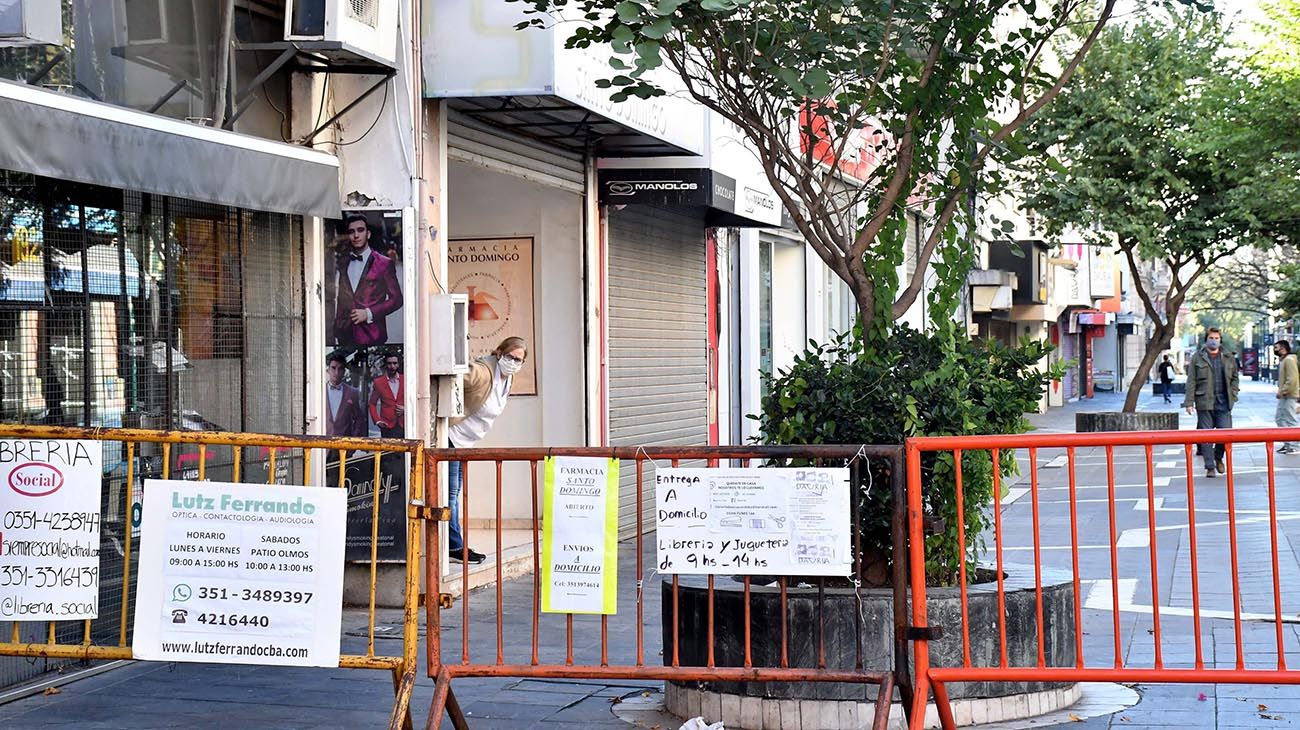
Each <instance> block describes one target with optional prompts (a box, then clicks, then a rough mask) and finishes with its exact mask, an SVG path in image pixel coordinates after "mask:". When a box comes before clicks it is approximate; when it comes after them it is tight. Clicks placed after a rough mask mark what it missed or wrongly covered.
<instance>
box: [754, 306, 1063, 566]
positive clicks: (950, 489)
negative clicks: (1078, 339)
mask: <svg viewBox="0 0 1300 730" xmlns="http://www.w3.org/2000/svg"><path fill="white" fill-rule="evenodd" d="M1049 349H1050V346H1049V345H1046V344H1043V343H1037V342H1032V341H1029V340H1027V339H1026V340H1023V341H1022V342H1021V343H1020V345H1019V346H1018V347H1005V346H1003V345H1001V344H999V343H997V342H985V341H977V340H968V339H963V338H953V337H950V336H948V335H945V334H923V333H920V332H917V331H916V330H914V329H912V328H910V327H907V326H905V325H900V326H898V327H896V328H895V329H894V331H893V332H892V333H891V334H890V335H889V337H888V338H886V339H875V340H871V341H867V340H864V339H863V338H862V337H861V336H860V335H858V334H857V333H845V334H842V335H839V336H838V337H836V338H835V339H833V340H832V341H831V342H830V343H827V344H821V345H819V344H816V343H813V342H810V343H809V349H808V350H806V351H805V352H803V353H802V354H801V355H799V356H798V357H797V358H796V359H795V362H794V365H792V366H791V367H790V368H788V369H786V370H783V371H781V372H780V373H779V374H777V375H776V376H768V377H767V384H768V393H767V395H766V396H765V397H764V398H763V402H762V413H761V415H759V416H757V418H758V420H759V424H760V429H761V436H760V440H761V441H763V442H764V443H769V444H901V443H902V442H903V440H904V439H905V438H907V437H909V436H953V435H966V434H1007V433H1022V432H1024V431H1026V430H1028V428H1029V422H1028V421H1027V420H1026V418H1025V414H1026V413H1027V412H1029V411H1031V410H1035V409H1037V406H1038V402H1039V399H1040V398H1041V397H1042V394H1043V392H1044V388H1045V387H1046V386H1047V383H1048V381H1049V380H1050V379H1051V378H1052V377H1059V373H1056V372H1054V371H1049V372H1040V371H1039V370H1038V363H1039V362H1040V361H1041V360H1042V359H1043V358H1044V357H1045V356H1046V355H1047V353H1048V351H1049ZM1000 461H1001V464H1000V469H1001V472H1002V475H1003V476H1004V477H1005V476H1010V475H1012V474H1013V473H1014V472H1015V469H1016V462H1015V454H1014V453H1013V452H1009V451H1008V452H1003V453H1002V454H1001V456H1000ZM961 465H962V484H963V495H964V496H963V506H964V510H963V511H964V512H965V515H963V518H964V520H965V524H966V544H967V554H966V559H967V560H971V559H972V557H973V556H975V555H978V554H979V552H980V551H981V548H982V546H983V541H982V539H981V533H983V531H984V529H985V528H986V527H987V526H988V520H989V517H986V509H985V508H986V507H987V506H988V505H989V503H990V502H991V500H992V499H993V465H992V455H991V453H989V452H987V451H971V452H964V453H963V454H962V464H961ZM886 468H887V465H886V464H884V463H882V462H880V460H872V461H871V462H870V463H869V465H868V469H867V470H866V472H867V475H866V477H865V478H866V479H868V481H869V484H871V485H873V486H872V487H871V488H870V489H869V490H865V494H863V496H862V497H861V498H860V499H859V500H858V504H856V505H855V509H856V510H857V512H858V513H857V515H856V517H857V518H858V521H859V524H860V525H861V530H862V549H863V558H864V559H863V565H864V566H866V567H864V571H863V572H864V575H863V578H864V579H866V581H867V583H869V584H872V583H880V582H881V581H882V580H883V579H884V578H885V576H887V575H888V573H887V572H883V571H884V570H886V569H887V567H888V556H889V549H890V493H889V488H888V486H887V485H888V474H887V472H886ZM955 475H956V469H955V468H954V464H953V458H952V455H951V454H926V455H925V458H924V459H923V460H922V480H923V483H924V485H925V492H924V502H925V509H926V513H927V514H929V515H932V516H935V517H939V518H941V519H942V522H943V526H944V527H943V530H942V531H940V532H938V533H937V534H933V535H930V536H928V537H927V539H926V554H927V558H928V561H927V573H928V574H929V575H930V576H931V580H935V581H937V582H940V583H954V582H956V580H957V576H958V567H959V565H960V563H959V561H960V560H961V559H962V556H961V555H960V553H961V549H960V546H959V543H958V539H957V500H956V480H955ZM871 566H874V567H871ZM968 567H969V566H968ZM868 571H869V574H867V573H868Z"/></svg>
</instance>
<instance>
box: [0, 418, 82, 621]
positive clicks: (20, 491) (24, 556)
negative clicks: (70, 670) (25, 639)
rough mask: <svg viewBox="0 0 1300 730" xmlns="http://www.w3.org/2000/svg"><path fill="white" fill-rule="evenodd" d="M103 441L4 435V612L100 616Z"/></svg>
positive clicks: (0, 460)
mask: <svg viewBox="0 0 1300 730" xmlns="http://www.w3.org/2000/svg"><path fill="white" fill-rule="evenodd" d="M101 447H102V444H101V443H100V442H99V441H54V440H46V439H12V440H3V441H0V619H3V620H13V621H64V620H68V619H85V618H96V617H98V616H99V525H100V514H99V492H100V479H101V477H102V476H103V451H102V448H101Z"/></svg>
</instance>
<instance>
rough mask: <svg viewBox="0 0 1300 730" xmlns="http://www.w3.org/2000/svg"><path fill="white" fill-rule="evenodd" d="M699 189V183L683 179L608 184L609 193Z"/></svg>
mask: <svg viewBox="0 0 1300 730" xmlns="http://www.w3.org/2000/svg"><path fill="white" fill-rule="evenodd" d="M699 189H700V186H699V183H693V182H687V181H685V180H646V181H644V182H612V183H610V184H609V194H610V195H636V194H637V193H640V192H651V191H659V190H673V191H691V190H699Z"/></svg>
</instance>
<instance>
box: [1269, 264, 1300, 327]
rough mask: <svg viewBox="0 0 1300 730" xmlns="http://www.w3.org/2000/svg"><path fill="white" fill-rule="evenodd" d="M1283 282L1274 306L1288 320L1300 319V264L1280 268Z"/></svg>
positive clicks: (1279, 271) (1284, 265)
mask: <svg viewBox="0 0 1300 730" xmlns="http://www.w3.org/2000/svg"><path fill="white" fill-rule="evenodd" d="M1278 273H1279V274H1280V275H1281V281H1280V282H1279V283H1278V285H1277V299H1275V300H1274V301H1273V306H1274V307H1275V308H1276V309H1277V310H1278V311H1279V312H1281V313H1282V315H1283V317H1286V318H1288V319H1290V318H1295V317H1300V263H1292V264H1283V265H1282V266H1279V267H1278Z"/></svg>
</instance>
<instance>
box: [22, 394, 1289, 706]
mask: <svg viewBox="0 0 1300 730" xmlns="http://www.w3.org/2000/svg"><path fill="white" fill-rule="evenodd" d="M1272 392H1273V391H1272V386H1269V385H1265V384H1259V383H1252V382H1249V381H1247V382H1246V383H1245V384H1244V385H1243V394H1242V400H1241V402H1240V404H1239V406H1238V408H1237V410H1236V413H1235V417H1236V425H1237V426H1238V427H1256V426H1261V427H1262V426H1271V425H1272V413H1273V407H1274V400H1273V397H1272ZM1120 404H1121V400H1120V396H1117V395H1114V394H1099V396H1098V397H1097V398H1095V399H1093V400H1092V401H1090V402H1084V403H1082V404H1073V405H1071V406H1067V407H1066V408H1061V409H1055V410H1053V411H1052V412H1051V413H1049V414H1045V415H1041V416H1033V417H1031V421H1032V422H1033V423H1034V424H1035V426H1036V427H1037V428H1038V429H1040V430H1043V431H1073V419H1074V413H1075V412H1077V411H1080V410H1118V409H1119V407H1120ZM1141 407H1142V409H1143V410H1148V409H1149V410H1160V409H1169V410H1173V409H1174V408H1175V407H1176V404H1174V405H1165V404H1164V403H1163V402H1162V401H1161V399H1160V398H1158V397H1152V396H1149V395H1147V396H1145V397H1144V398H1143V400H1142V404H1141ZM1182 420H1183V428H1192V427H1194V420H1193V419H1192V418H1191V417H1188V416H1183V419H1182ZM1170 448H1171V449H1172V447H1170ZM1058 455H1059V454H1057V453H1052V452H1048V451H1047V450H1044V451H1043V452H1042V453H1040V454H1039V459H1038V464H1039V473H1038V476H1039V481H1038V486H1039V499H1038V506H1039V516H1040V526H1041V528H1042V529H1041V544H1040V551H1041V553H1042V557H1043V561H1044V563H1045V564H1046V565H1048V566H1052V567H1057V568H1063V569H1068V568H1069V566H1070V562H1071V551H1070V550H1069V549H1068V545H1069V541H1068V535H1069V526H1070V519H1069V509H1068V490H1067V489H1066V485H1067V483H1068V482H1067V481H1066V471H1067V469H1066V468H1065V467H1063V466H1061V465H1060V462H1061V460H1060V459H1056V460H1055V461H1054V460H1053V459H1054V457H1056V456H1058ZM1021 456H1022V457H1025V458H1027V455H1023V454H1022V455H1021ZM1156 460H1157V463H1156V466H1155V482H1156V485H1155V488H1154V497H1155V499H1154V500H1152V499H1150V496H1151V495H1149V494H1148V491H1147V480H1146V467H1145V461H1144V456H1143V454H1142V452H1141V450H1140V449H1137V450H1134V449H1117V450H1116V452H1115V466H1116V482H1117V487H1116V497H1117V505H1116V524H1115V529H1116V534H1117V536H1118V537H1119V540H1118V544H1119V545H1120V547H1117V548H1116V554H1117V558H1118V563H1119V575H1118V582H1117V586H1115V587H1118V589H1119V597H1120V613H1119V615H1120V628H1121V631H1120V633H1119V646H1120V653H1121V655H1122V659H1123V661H1124V662H1125V663H1126V664H1127V665H1128V666H1133V667H1143V666H1151V664H1152V661H1153V659H1154V635H1153V634H1152V633H1151V630H1152V628H1153V618H1154V617H1153V613H1154V611H1153V609H1152V604H1153V603H1154V602H1153V601H1152V591H1151V581H1150V579H1149V576H1150V570H1151V554H1152V551H1151V548H1150V545H1151V538H1150V533H1149V530H1148V527H1149V519H1150V516H1151V512H1150V510H1152V509H1154V510H1155V517H1156V523H1157V529H1156V534H1155V540H1154V543H1155V546H1156V550H1155V554H1156V558H1157V563H1158V566H1159V567H1158V575H1159V580H1158V581H1157V583H1156V586H1157V588H1158V591H1159V605H1160V607H1161V608H1160V612H1161V618H1160V621H1161V633H1162V636H1163V638H1164V641H1163V645H1162V659H1163V661H1164V664H1165V665H1166V666H1190V665H1191V662H1192V661H1193V660H1194V658H1195V650H1196V643H1195V641H1194V636H1195V632H1194V631H1193V629H1192V620H1191V618H1190V606H1191V605H1192V604H1191V594H1190V589H1189V578H1190V562H1191V561H1190V545H1189V539H1188V538H1189V534H1188V533H1189V530H1188V529H1187V525H1188V522H1189V521H1188V519H1187V512H1186V504H1187V492H1186V477H1185V474H1186V471H1185V470H1186V464H1185V459H1184V457H1183V456H1182V455H1181V451H1178V453H1174V452H1173V451H1170V452H1169V453H1166V449H1165V448H1159V447H1158V448H1157V453H1156ZM1265 463H1266V462H1265V458H1264V451H1263V449H1262V447H1258V446H1257V447H1252V448H1247V449H1244V450H1240V451H1238V452H1237V453H1236V454H1235V459H1234V471H1235V488H1236V493H1235V496H1236V505H1235V507H1236V509H1237V525H1236V528H1237V530H1236V539H1237V544H1238V546H1239V550H1240V553H1239V556H1240V560H1239V566H1238V574H1239V576H1240V582H1239V586H1240V596H1241V599H1240V600H1241V606H1242V611H1243V615H1244V616H1245V617H1246V618H1247V620H1246V621H1245V622H1244V628H1243V642H1242V646H1241V653H1242V658H1243V660H1244V661H1245V663H1246V665H1247V666H1249V667H1269V666H1273V665H1274V664H1275V663H1276V660H1277V656H1276V643H1275V642H1276V628H1275V625H1274V624H1273V623H1272V622H1271V620H1265V619H1266V618H1270V617H1271V615H1272V612H1273V597H1272V588H1271V586H1272V564H1271V561H1270V560H1269V559H1268V556H1269V555H1270V549H1271V532H1270V525H1269V520H1268V517H1267V516H1268V501H1267V492H1266V490H1265V487H1264V486H1263V485H1264V484H1265ZM1076 464H1077V467H1076V468H1077V472H1076V481H1077V485H1078V487H1079V490H1078V495H1079V499H1080V503H1079V513H1078V523H1079V526H1080V544H1081V548H1082V549H1081V550H1080V551H1079V552H1080V575H1081V579H1082V582H1081V588H1082V591H1081V593H1082V596H1081V600H1082V601H1083V603H1084V605H1085V609H1084V612H1083V618H1084V631H1085V636H1084V658H1085V661H1086V663H1087V664H1088V665H1089V666H1112V665H1113V663H1114V654H1115V645H1116V641H1115V638H1114V637H1115V633H1114V630H1113V619H1112V616H1113V612H1112V607H1113V602H1114V596H1115V592H1114V590H1113V587H1112V584H1111V583H1109V582H1106V581H1108V580H1109V579H1110V577H1111V576H1110V559H1111V545H1110V539H1109V510H1108V508H1107V504H1106V502H1105V501H1104V500H1105V498H1106V494H1107V490H1106V489H1105V484H1106V478H1105V474H1106V466H1105V464H1106V460H1105V455H1104V453H1102V452H1101V451H1098V450H1079V451H1078V453H1077V459H1076ZM1193 466H1194V467H1196V471H1195V472H1194V476H1195V477H1196V479H1195V484H1196V487H1195V493H1194V494H1195V498H1196V507H1197V510H1196V512H1197V519H1196V524H1197V542H1198V550H1197V554H1198V558H1199V560H1198V577H1199V588H1200V591H1199V600H1200V602H1201V607H1202V610H1203V612H1204V614H1205V616H1206V618H1205V619H1204V620H1203V621H1202V626H1201V637H1202V641H1201V651H1202V653H1203V658H1204V661H1205V663H1206V665H1207V666H1219V667H1231V666H1233V665H1235V663H1236V660H1237V646H1236V644H1237V642H1236V638H1235V632H1234V626H1233V621H1232V620H1231V616H1232V613H1233V590H1232V583H1231V581H1230V579H1229V578H1230V561H1229V559H1228V552H1227V541H1228V538H1229V533H1228V529H1227V516H1226V480H1224V479H1217V480H1206V479H1205V478H1204V473H1203V471H1202V470H1201V469H1200V468H1199V466H1200V461H1199V459H1198V460H1196V461H1195V462H1194V463H1193ZM1021 471H1022V476H1020V477H1019V478H1018V480H1017V481H1016V482H1015V483H1014V484H1012V485H1011V491H1010V494H1009V495H1008V497H1007V498H1006V500H1005V503H1004V505H1003V524H1004V527H1003V529H1004V532H1005V536H1006V537H1005V547H1006V549H1005V552H1004V559H1005V560H1006V561H1007V563H1008V564H1025V563H1030V564H1032V557H1033V538H1032V529H1031V526H1032V515H1033V510H1032V507H1033V498H1032V494H1031V493H1029V492H1028V491H1026V490H1027V487H1028V486H1029V485H1030V481H1031V480H1030V476H1029V471H1028V462H1027V460H1022V469H1021ZM1275 471H1276V487H1277V497H1278V509H1279V513H1278V533H1279V534H1278V540H1279V553H1280V557H1281V563H1280V572H1281V576H1282V581H1283V586H1284V587H1285V589H1284V590H1283V592H1282V601H1283V615H1284V616H1285V617H1287V619H1288V623H1287V624H1285V625H1284V649H1285V653H1286V659H1287V662H1288V665H1294V666H1300V634H1298V633H1297V625H1298V623H1300V590H1297V589H1296V588H1294V586H1300V560H1298V559H1297V548H1300V534H1298V531H1300V457H1294V456H1293V457H1278V459H1277V461H1276V470H1275ZM649 543H650V541H649V540H648V539H647V544H646V545H644V546H643V547H644V549H645V550H646V551H647V552H648V551H649V550H650V549H651V548H652V546H651V545H650V544H649ZM991 543H992V540H991V539H990V544H991ZM636 553H637V550H636V549H635V546H634V545H630V544H627V543H625V544H624V545H623V546H622V549H621V550H620V565H619V570H620V573H621V574H622V575H623V576H629V575H634V574H636V570H637V565H636V560H635V557H636ZM991 557H992V556H990V558H991ZM652 565H653V563H652V561H647V562H646V563H645V565H644V566H643V567H644V568H646V570H645V571H644V575H642V576H640V577H641V578H642V579H644V580H645V586H646V591H645V602H644V612H643V615H642V617H641V620H640V622H639V623H640V626H641V636H642V638H643V647H644V648H643V650H642V658H643V659H644V661H645V662H646V663H647V664H655V663H658V662H661V661H662V658H661V653H660V651H661V642H660V640H659V621H660V603H659V591H658V590H657V586H658V582H657V581H656V580H652V578H653V577H654V576H653V575H652V573H651V572H650V571H649V568H650V567H652ZM619 585H620V594H619V606H620V613H619V614H618V615H617V616H614V617H612V618H611V619H610V622H609V625H608V635H609V637H610V641H609V657H608V658H609V661H610V663H611V664H626V663H631V662H635V661H636V659H637V648H636V647H637V641H636V636H637V625H638V621H637V617H636V615H635V612H634V611H633V610H632V608H633V607H634V606H635V605H636V599H635V591H636V585H637V584H636V583H635V582H633V581H629V580H621V581H619ZM501 593H502V594H501V599H500V600H501V603H502V605H503V606H504V607H505V612H504V618H503V621H502V629H501V633H500V639H498V632H497V623H496V621H495V610H496V605H497V600H498V597H497V591H496V589H494V588H487V589H483V590H479V591H476V592H474V593H473V594H471V596H470V598H469V604H470V616H471V618H470V621H469V637H470V639H469V643H468V645H469V646H470V649H471V656H472V657H480V658H486V659H489V660H495V656H496V653H497V650H498V640H500V641H501V642H502V651H503V653H504V655H505V659H506V660H507V661H510V662H521V663H527V661H528V660H529V659H530V654H531V650H532V646H531V637H532V635H533V634H532V632H533V625H532V620H533V619H532V616H533V612H532V601H533V578H532V577H531V576H525V577H522V578H518V579H515V580H511V581H507V582H506V583H505V585H504V586H503V587H502V589H501ZM462 606H463V604H461V603H459V602H458V603H457V605H456V607H455V608H454V609H452V610H449V611H444V612H442V614H441V615H442V636H443V657H444V660H445V661H449V662H456V661H460V659H461V657H462V649H461V644H462V635H463V634H462V632H463V629H464V619H463V614H462ZM1210 616H1219V617H1226V618H1210ZM377 621H378V623H379V624H380V626H381V632H380V634H379V636H380V638H377V640H376V641H377V650H378V651H380V652H383V653H393V652H396V651H398V650H399V649H398V646H399V643H398V642H397V641H395V640H394V639H395V637H394V638H384V637H387V636H393V635H395V634H399V633H400V632H399V629H398V627H399V626H400V611H394V610H380V611H379V613H378V617H377ZM365 624H366V614H365V612H364V611H356V610H349V611H346V612H345V615H344V622H343V629H344V636H343V649H344V651H345V652H363V651H364V649H365V645H366V639H365V630H364V629H365ZM954 628H955V627H954ZM384 629H387V630H384ZM601 631H602V629H601V624H600V621H599V619H597V618H592V617H578V618H576V619H575V621H574V630H573V633H572V646H573V652H574V656H575V657H576V658H577V661H578V662H579V663H583V662H586V661H591V660H592V659H593V658H594V659H595V660H596V661H599V647H600V645H601ZM423 634H424V629H423V626H422V627H421V635H422V636H423ZM538 651H539V654H540V656H542V657H543V658H544V659H552V660H559V661H563V659H564V657H565V656H566V655H567V654H568V651H569V639H568V633H567V629H566V626H565V623H564V621H563V619H562V618H561V617H552V616H545V617H543V620H542V626H541V631H540V632H539V640H538ZM421 655H423V645H422V646H421ZM424 674H425V673H424V672H423V666H422V671H421V675H420V679H419V682H418V684H417V687H416V692H415V698H414V700H413V702H412V709H413V711H414V713H415V714H416V721H417V724H418V723H421V722H422V720H423V716H424V713H425V712H426V711H427V708H428V706H429V703H430V701H431V699H432V693H433V682H432V680H430V679H428V678H427V677H426V676H424ZM453 687H454V689H455V692H456V694H457V696H458V697H459V699H460V703H461V705H462V707H463V708H464V710H465V711H466V713H467V715H468V716H469V717H470V719H471V726H472V727H473V728H475V729H476V730H481V729H485V728H486V729H488V730H493V729H496V728H511V729H529V728H531V729H534V730H537V729H546V730H557V729H558V728H570V727H583V728H586V729H589V730H616V729H617V730H626V729H627V728H629V727H631V726H630V725H629V724H627V723H625V722H624V721H622V720H619V719H618V718H616V717H615V716H614V714H613V708H614V705H616V704H619V703H620V702H622V701H625V700H629V699H637V700H640V699H642V698H643V697H644V696H645V695H650V699H653V698H654V696H656V695H657V694H658V692H659V691H660V689H661V684H660V683H657V682H638V681H569V680H536V679H533V680H519V679H506V678H484V679H459V680H456V682H455V683H454V685H453ZM1136 689H1137V690H1138V692H1139V694H1140V697H1141V699H1140V701H1139V702H1138V703H1137V704H1136V705H1134V706H1132V707H1130V708H1129V709H1127V710H1124V711H1122V712H1118V713H1116V714H1113V715H1107V716H1101V717H1095V718H1083V717H1078V719H1077V721H1075V720H1070V719H1068V718H1069V711H1068V710H1067V711H1066V712H1065V713H1060V714H1059V715H1057V717H1058V718H1060V719H1061V720H1064V721H1065V722H1064V726H1068V727H1071V728H1089V729H1095V728H1111V727H1115V728H1129V729H1132V728H1173V727H1178V728H1219V729H1228V728H1233V729H1235V728H1254V727H1267V728H1277V727H1290V726H1293V725H1295V726H1300V687H1278V686H1240V685H1218V686H1215V685H1211V684H1204V685H1140V686H1137V687H1136ZM391 700H392V685H391V680H390V676H389V675H388V674H387V673H385V672H374V671H366V670H338V669H334V670H328V669H306V668H278V667H252V666H239V665H216V664H187V663H155V662H133V663H123V666H121V667H120V668H115V669H113V670H112V671H107V672H104V673H101V674H98V675H95V676H91V677H89V678H86V679H82V680H80V681H76V682H73V683H70V684H66V685H64V686H62V687H61V688H60V689H59V690H58V691H57V693H50V694H37V695H35V696H31V697H27V698H24V699H19V700H16V701H13V702H9V703H7V704H4V705H0V727H5V728H73V727H75V728H124V727H132V728H165V727H190V728H229V727H242V728H249V729H250V730H251V729H253V728H355V727H378V726H382V725H384V724H385V723H386V720H387V714H388V708H389V707H390V706H391ZM1047 724H1048V722H1047V721H1043V722H1040V724H1039V726H1046V725H1047ZM1020 726H1023V725H1020ZM645 727H650V725H649V724H648V723H647V724H646V725H645ZM668 727H669V726H667V725H665V726H664V730H668Z"/></svg>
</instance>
